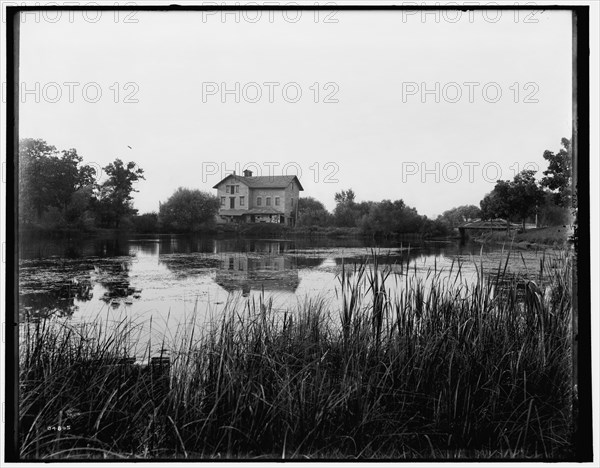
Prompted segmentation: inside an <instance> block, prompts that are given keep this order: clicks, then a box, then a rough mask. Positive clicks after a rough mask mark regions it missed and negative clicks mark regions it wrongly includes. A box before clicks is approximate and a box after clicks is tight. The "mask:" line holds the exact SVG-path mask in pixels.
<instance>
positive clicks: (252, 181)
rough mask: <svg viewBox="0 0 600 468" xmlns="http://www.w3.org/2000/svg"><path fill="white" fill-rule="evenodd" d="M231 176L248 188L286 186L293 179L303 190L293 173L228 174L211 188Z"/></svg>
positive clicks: (216, 186)
mask: <svg viewBox="0 0 600 468" xmlns="http://www.w3.org/2000/svg"><path fill="white" fill-rule="evenodd" d="M230 178H233V180H235V181H239V182H242V183H243V184H246V185H247V186H248V187H250V188H286V187H287V186H288V185H290V183H292V182H293V181H295V182H296V183H297V184H298V187H299V189H300V190H302V191H304V188H303V187H302V184H301V183H300V180H298V177H296V176H295V175H294V176H292V175H289V176H256V177H242V176H239V175H233V174H231V175H228V176H227V177H225V178H224V179H223V180H221V181H220V182H219V183H218V184H216V185H215V186H214V187H213V188H215V189H216V188H218V187H219V185H221V184H222V183H223V182H225V181H226V180H227V179H230Z"/></svg>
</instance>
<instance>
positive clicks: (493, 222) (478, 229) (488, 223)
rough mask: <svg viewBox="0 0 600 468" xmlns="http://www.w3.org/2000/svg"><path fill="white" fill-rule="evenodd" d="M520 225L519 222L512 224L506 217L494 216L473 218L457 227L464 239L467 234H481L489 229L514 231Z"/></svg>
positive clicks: (489, 230)
mask: <svg viewBox="0 0 600 468" xmlns="http://www.w3.org/2000/svg"><path fill="white" fill-rule="evenodd" d="M520 228H521V226H520V225H519V224H514V223H511V222H509V221H507V220H506V219H502V218H495V219H488V220H485V221H484V220H482V219H475V220H472V221H469V222H467V223H465V224H463V225H462V226H459V227H458V231H459V232H460V237H461V238H462V239H465V238H466V237H467V236H468V235H473V234H483V233H486V232H491V231H507V232H515V231H517V230H518V229H520Z"/></svg>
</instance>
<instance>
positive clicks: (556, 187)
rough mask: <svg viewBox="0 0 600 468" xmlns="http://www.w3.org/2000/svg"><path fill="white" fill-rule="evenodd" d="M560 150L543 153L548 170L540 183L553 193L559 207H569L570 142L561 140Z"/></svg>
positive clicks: (570, 192)
mask: <svg viewBox="0 0 600 468" xmlns="http://www.w3.org/2000/svg"><path fill="white" fill-rule="evenodd" d="M561 143H562V148H561V149H560V150H559V151H558V153H556V154H554V153H553V152H552V151H548V150H546V151H544V159H545V160H546V161H548V169H547V170H545V171H544V176H545V177H543V178H542V180H541V182H540V184H541V186H542V187H545V188H547V189H548V190H550V191H552V192H554V193H555V203H556V204H557V205H559V206H563V207H565V208H566V207H570V206H571V194H572V187H571V183H572V152H571V141H570V140H569V139H567V138H562V139H561Z"/></svg>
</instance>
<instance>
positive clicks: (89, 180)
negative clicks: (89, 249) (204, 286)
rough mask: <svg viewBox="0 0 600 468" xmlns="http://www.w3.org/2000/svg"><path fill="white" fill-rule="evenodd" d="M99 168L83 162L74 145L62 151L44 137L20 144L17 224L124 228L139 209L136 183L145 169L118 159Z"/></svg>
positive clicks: (80, 227) (26, 140)
mask: <svg viewBox="0 0 600 468" xmlns="http://www.w3.org/2000/svg"><path fill="white" fill-rule="evenodd" d="M102 170H103V171H104V174H105V177H103V180H100V179H99V174H97V170H96V169H95V168H94V167H92V166H90V165H88V164H83V158H82V157H81V156H80V155H79V154H78V153H77V150H76V149H68V150H62V151H58V150H57V149H56V147H55V146H52V145H49V144H48V143H46V142H45V141H44V140H42V139H33V138H25V139H22V140H21V141H20V142H19V165H18V182H19V188H18V190H19V193H18V200H19V222H20V224H21V226H23V227H25V228H27V227H33V228H41V229H77V230H91V229H94V228H97V227H103V228H120V227H121V226H122V223H123V222H128V221H129V219H130V218H131V217H132V216H133V215H135V214H136V213H137V210H136V209H135V208H134V207H133V203H132V200H133V192H135V191H136V189H135V184H136V183H137V182H138V181H140V180H144V171H143V169H141V168H140V167H138V166H137V164H136V163H134V162H128V163H124V162H123V161H122V160H121V159H118V158H117V159H115V160H114V161H113V162H111V163H110V164H108V165H107V166H105V167H104V168H103V169H102Z"/></svg>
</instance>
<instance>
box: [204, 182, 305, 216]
mask: <svg viewBox="0 0 600 468" xmlns="http://www.w3.org/2000/svg"><path fill="white" fill-rule="evenodd" d="M213 188H215V189H217V196H218V197H219V201H220V203H221V207H220V209H219V217H220V219H221V220H222V221H225V222H245V223H281V224H288V225H293V224H294V223H295V219H296V212H297V210H298V198H299V196H300V191H301V190H304V189H303V188H302V185H301V184H300V181H299V180H298V178H297V177H296V176H255V177H253V176H252V171H244V176H243V177H241V176H239V175H235V173H233V174H232V175H229V176H227V177H225V178H224V179H223V180H221V181H220V182H219V183H218V184H217V185H215V186H214V187H213Z"/></svg>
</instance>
